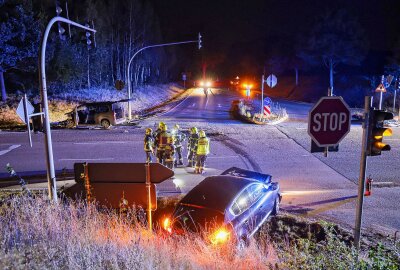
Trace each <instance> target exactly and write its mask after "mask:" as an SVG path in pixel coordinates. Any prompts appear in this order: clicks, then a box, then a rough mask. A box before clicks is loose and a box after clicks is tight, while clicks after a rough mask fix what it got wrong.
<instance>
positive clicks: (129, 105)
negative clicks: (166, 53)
mask: <svg viewBox="0 0 400 270" xmlns="http://www.w3.org/2000/svg"><path fill="white" fill-rule="evenodd" d="M201 37H202V36H201V34H200V33H199V36H198V39H197V40H189V41H181V42H171V43H163V44H155V45H149V46H145V47H143V48H141V49H139V50H138V51H137V52H135V53H134V54H133V55H132V57H131V59H130V60H129V62H128V68H127V72H126V73H127V74H126V78H127V81H128V120H129V121H130V120H132V107H131V92H132V91H131V79H130V68H131V63H132V61H133V59H134V58H135V56H136V55H138V54H139V53H140V52H141V51H144V50H146V49H149V48H155V47H163V46H172V45H180V44H186V43H198V48H199V49H200V48H201V47H202V45H201Z"/></svg>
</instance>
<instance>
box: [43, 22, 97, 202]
mask: <svg viewBox="0 0 400 270" xmlns="http://www.w3.org/2000/svg"><path fill="white" fill-rule="evenodd" d="M56 22H65V23H69V24H72V25H74V26H76V27H79V28H82V29H85V30H88V31H92V32H96V30H94V29H91V28H89V27H85V26H83V25H81V24H79V23H76V22H73V21H71V20H68V19H66V18H63V17H59V16H57V17H54V18H53V19H51V20H50V22H49V24H48V25H47V27H46V30H45V32H44V35H43V39H42V44H41V47H40V66H39V69H40V79H41V80H40V86H41V87H40V88H41V96H42V106H43V110H44V125H45V126H44V128H45V131H46V132H45V134H44V138H45V146H46V164H47V181H48V188H49V196H50V199H51V200H53V201H54V202H57V185H56V174H55V171H54V157H53V145H52V141H51V130H50V115H49V103H48V99H47V86H46V69H45V59H46V44H47V38H48V36H49V33H50V29H51V27H52V26H53V24H54V23H56Z"/></svg>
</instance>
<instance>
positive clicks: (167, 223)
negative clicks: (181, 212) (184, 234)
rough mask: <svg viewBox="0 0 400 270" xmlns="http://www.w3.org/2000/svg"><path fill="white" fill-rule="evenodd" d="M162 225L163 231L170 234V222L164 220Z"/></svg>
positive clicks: (167, 219) (166, 219)
mask: <svg viewBox="0 0 400 270" xmlns="http://www.w3.org/2000/svg"><path fill="white" fill-rule="evenodd" d="M162 224H163V229H164V230H165V231H167V232H169V233H172V227H171V220H170V219H169V218H165V219H164V221H163V223H162Z"/></svg>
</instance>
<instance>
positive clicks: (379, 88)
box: [375, 83, 386, 93]
mask: <svg viewBox="0 0 400 270" xmlns="http://www.w3.org/2000/svg"><path fill="white" fill-rule="evenodd" d="M375 92H383V93H385V92H386V88H385V86H384V85H383V83H381V84H379V85H378V87H377V88H376V89H375Z"/></svg>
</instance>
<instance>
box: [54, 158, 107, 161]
mask: <svg viewBox="0 0 400 270" xmlns="http://www.w3.org/2000/svg"><path fill="white" fill-rule="evenodd" d="M74 160H88V161H96V160H114V158H60V159H59V161H74Z"/></svg>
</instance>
